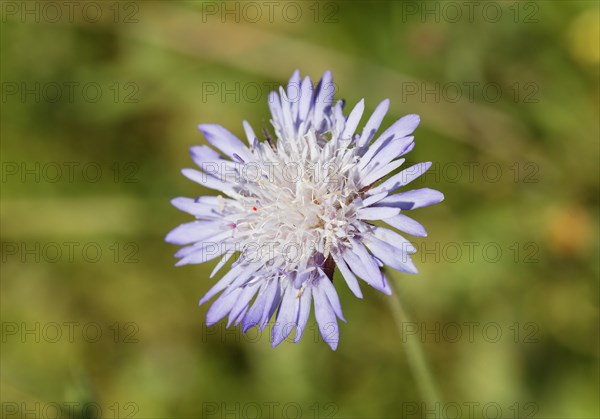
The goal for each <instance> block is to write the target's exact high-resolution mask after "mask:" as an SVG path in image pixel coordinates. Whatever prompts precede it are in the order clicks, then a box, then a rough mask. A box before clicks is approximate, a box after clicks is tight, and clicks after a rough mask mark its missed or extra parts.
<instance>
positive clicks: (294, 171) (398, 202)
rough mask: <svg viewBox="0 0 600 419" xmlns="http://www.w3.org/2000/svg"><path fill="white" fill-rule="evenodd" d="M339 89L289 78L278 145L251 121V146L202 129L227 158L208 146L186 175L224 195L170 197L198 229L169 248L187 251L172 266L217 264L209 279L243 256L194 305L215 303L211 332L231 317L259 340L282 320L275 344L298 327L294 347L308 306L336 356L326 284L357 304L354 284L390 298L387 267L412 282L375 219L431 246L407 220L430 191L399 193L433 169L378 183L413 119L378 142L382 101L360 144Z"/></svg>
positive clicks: (411, 269)
mask: <svg viewBox="0 0 600 419" xmlns="http://www.w3.org/2000/svg"><path fill="white" fill-rule="evenodd" d="M334 90H335V89H334V84H333V81H332V77H331V73H330V72H329V71H327V72H325V74H324V75H323V77H322V79H321V81H320V82H319V84H318V85H317V86H316V88H313V84H312V82H311V80H310V78H308V77H306V78H304V80H301V79H300V74H299V72H298V71H296V72H294V74H293V75H292V77H291V79H290V80H289V83H288V86H287V91H286V90H284V89H283V88H282V87H280V89H279V95H278V94H277V93H276V92H271V93H270V95H269V107H270V110H271V114H272V120H271V123H272V124H273V127H274V130H275V139H276V141H274V140H273V139H271V138H270V134H269V133H268V132H267V131H266V130H265V135H266V136H267V139H266V140H265V141H259V140H258V138H257V136H256V134H255V133H254V131H253V129H252V128H251V127H250V125H249V124H248V122H246V121H244V123H243V127H244V131H245V133H246V136H247V137H248V143H249V146H246V145H245V144H244V143H243V142H242V141H241V140H239V139H238V138H237V137H236V136H234V135H233V134H232V133H231V132H229V131H228V130H226V129H225V128H223V127H222V126H220V125H213V124H202V125H199V127H198V128H199V130H200V132H201V133H202V134H203V135H204V137H205V138H206V139H207V140H208V142H209V143H210V145H212V146H213V147H215V148H217V149H218V150H219V151H221V152H222V154H223V155H221V154H219V153H217V152H216V151H215V150H213V149H212V148H210V147H208V146H194V147H192V148H191V150H190V151H191V155H192V160H193V161H194V163H196V165H198V166H199V167H200V168H201V169H202V170H201V171H198V170H195V169H183V171H182V172H183V174H184V176H186V177H188V178H189V179H191V180H193V181H195V182H198V183H200V184H201V185H203V186H205V187H207V188H210V189H215V190H217V191H220V192H222V194H223V195H225V196H223V195H219V196H201V197H199V198H196V199H192V198H175V199H174V200H173V201H172V204H173V205H174V206H175V207H177V208H178V209H180V210H182V211H185V212H187V213H189V214H191V215H194V216H195V217H196V219H197V220H196V221H193V222H190V223H186V224H183V225H180V226H179V227H177V228H175V229H174V230H173V231H171V232H170V233H169V234H168V235H167V237H166V241H167V242H169V243H173V244H177V245H185V246H186V247H183V248H182V249H180V250H179V251H178V252H177V253H176V254H175V255H176V256H177V257H179V258H181V259H180V260H179V262H178V263H177V265H185V264H195V263H203V262H206V261H208V260H212V259H215V258H217V257H221V260H220V261H219V263H218V264H217V266H216V268H215V269H214V270H213V272H212V274H211V275H210V277H211V278H212V277H213V276H214V275H215V274H216V273H217V271H219V270H220V269H221V268H222V267H223V266H224V265H225V264H226V263H227V261H228V260H229V259H230V258H231V257H232V255H234V254H237V255H239V256H238V258H237V260H235V262H233V264H232V265H231V268H230V270H229V272H227V273H226V274H225V275H224V276H223V277H222V278H221V279H220V280H219V281H218V282H217V283H216V284H215V285H214V286H213V287H212V288H211V289H210V290H209V291H208V293H207V294H206V295H205V296H204V297H203V298H202V299H201V300H200V304H203V303H205V302H206V301H208V300H209V299H211V298H212V297H214V296H215V295H217V294H218V293H221V294H220V296H219V297H218V298H217V299H216V300H215V301H214V303H213V304H212V306H211V307H210V309H209V310H208V313H207V316H206V319H207V324H208V325H213V324H214V323H216V322H218V321H220V320H221V319H222V318H224V317H225V316H227V315H228V323H227V326H228V327H229V326H230V325H231V324H235V325H237V324H240V323H241V324H242V330H243V332H244V333H245V332H246V331H247V330H248V329H250V328H252V327H254V326H258V327H259V328H260V330H263V329H264V328H265V327H266V326H267V324H268V323H269V321H270V319H271V318H272V317H273V315H274V314H275V312H277V314H276V321H275V323H274V325H273V328H272V333H271V341H272V344H273V346H277V345H278V344H279V343H281V342H282V341H283V340H284V339H286V338H287V337H288V336H289V335H290V333H291V332H292V330H293V329H296V335H295V338H294V341H295V342H298V340H299V339H300V338H301V336H302V332H303V331H304V329H305V328H306V324H307V321H308V317H309V314H310V311H311V305H313V304H314V310H315V317H316V320H317V323H318V325H319V330H320V332H321V336H322V337H323V339H324V340H325V341H326V342H327V343H328V344H329V346H331V348H332V349H334V350H335V349H336V348H337V343H338V339H339V329H338V323H337V318H340V319H341V320H343V321H345V320H344V317H343V314H342V308H341V305H340V301H339V298H338V295H337V292H336V290H335V287H334V286H333V283H332V282H333V272H334V270H335V268H336V267H337V268H338V269H339V270H340V272H341V274H342V276H343V278H344V280H345V282H346V284H347V285H348V287H349V288H350V289H351V291H352V292H353V293H354V294H355V295H356V296H357V297H359V298H362V293H361V290H360V287H359V283H358V280H357V278H359V279H361V280H363V281H365V282H366V283H367V284H369V285H370V286H372V287H374V288H376V289H378V290H380V291H382V292H384V293H386V294H391V289H390V286H389V284H388V282H387V280H386V278H385V276H384V275H383V273H382V272H381V268H382V267H383V266H384V265H387V266H389V267H391V268H393V269H396V270H398V271H400V272H406V273H417V269H416V267H415V265H414V264H413V263H412V261H411V259H410V256H409V254H411V253H414V252H415V248H414V246H413V245H412V244H411V243H410V242H409V241H408V240H407V239H406V238H404V237H403V236H401V235H400V234H398V233H397V232H395V231H393V230H392V229H390V228H384V227H378V226H375V225H374V224H372V221H375V220H382V221H383V222H384V223H386V224H387V225H388V226H390V227H392V228H394V229H398V230H400V231H402V232H405V233H408V234H411V235H414V236H426V235H427V233H426V232H425V228H424V227H423V226H422V225H421V224H419V223H418V222H417V221H415V220H413V219H412V218H409V217H408V216H406V215H405V214H404V211H405V210H412V209H416V208H420V207H424V206H427V205H432V204H436V203H438V202H440V201H442V200H443V199H444V196H443V195H442V194H441V193H440V192H438V191H435V190H432V189H427V188H423V189H414V190H409V191H404V192H397V191H398V189H400V188H401V187H403V186H405V185H407V184H408V183H410V182H411V181H412V180H414V179H415V178H417V177H418V176H420V175H421V174H423V173H424V172H425V171H426V170H427V169H429V167H430V166H431V163H419V164H416V165H414V166H412V167H409V168H407V169H404V170H402V171H400V172H399V173H397V174H394V175H392V176H390V177H389V178H387V179H385V180H382V179H383V178H384V177H386V176H387V175H389V174H391V173H392V172H394V171H395V170H396V169H398V168H399V167H400V166H401V165H402V163H403V162H404V159H403V158H401V156H403V155H405V154H406V153H408V152H409V151H411V150H412V148H413V147H414V137H413V136H411V135H410V134H411V133H412V132H413V131H414V130H415V128H416V127H417V125H418V124H419V116H418V115H407V116H405V117H403V118H401V119H399V120H398V121H396V122H395V123H394V124H392V125H391V126H390V127H389V128H388V129H386V130H385V131H384V132H383V133H382V134H380V135H379V136H378V137H377V139H374V138H375V134H376V132H377V130H378V129H379V126H380V124H381V122H382V120H383V118H384V116H385V114H386V112H387V110H388V107H389V100H387V99H386V100H384V101H383V102H381V103H380V104H379V105H378V106H377V108H376V109H375V111H374V112H373V114H372V115H371V117H370V118H369V119H368V121H367V122H366V124H365V125H364V128H363V129H362V132H361V133H360V134H356V133H355V131H356V130H357V127H358V125H359V122H360V120H361V117H362V114H363V111H364V101H363V100H361V101H360V102H359V103H358V104H357V105H356V106H355V107H354V109H353V110H352V112H350V114H349V115H348V117H345V116H344V114H343V111H342V110H343V107H344V101H338V102H337V103H336V104H335V105H333V97H334Z"/></svg>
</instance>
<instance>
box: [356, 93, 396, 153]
mask: <svg viewBox="0 0 600 419" xmlns="http://www.w3.org/2000/svg"><path fill="white" fill-rule="evenodd" d="M389 107H390V100H389V99H384V100H383V101H382V102H381V103H380V104H379V105H377V108H375V111H374V112H373V114H372V115H371V117H370V118H369V120H368V121H367V123H366V124H365V127H364V128H363V131H362V135H361V136H360V139H359V140H358V142H357V143H356V145H357V147H359V148H364V147H366V145H367V144H369V142H370V141H371V140H372V139H373V137H374V136H375V133H376V132H377V130H378V129H379V126H380V125H381V122H382V121H383V118H384V117H385V114H386V113H387V111H388V109H389Z"/></svg>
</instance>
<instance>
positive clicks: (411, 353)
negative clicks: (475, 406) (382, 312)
mask: <svg viewBox="0 0 600 419" xmlns="http://www.w3.org/2000/svg"><path fill="white" fill-rule="evenodd" d="M390 286H391V287H392V290H393V292H392V294H393V295H392V298H386V300H387V301H388V302H389V305H390V308H391V309H392V314H393V316H394V320H395V321H396V326H397V327H398V332H399V333H400V335H401V336H403V337H405V339H403V342H405V346H404V348H405V351H406V356H407V358H408V366H409V368H410V370H411V372H412V374H413V376H414V378H415V381H416V383H417V387H418V389H419V392H420V393H421V397H423V399H424V401H425V402H426V403H427V404H428V405H429V404H431V405H434V404H435V403H440V402H442V399H441V397H440V393H439V391H438V388H437V385H436V383H435V380H434V379H433V376H432V374H431V370H430V368H429V364H428V363H427V359H426V358H425V355H424V353H423V348H422V346H421V342H419V335H418V334H410V335H407V334H406V333H405V330H403V328H402V324H403V322H404V323H410V319H409V318H408V316H407V315H406V313H405V312H404V309H403V308H402V304H401V303H400V293H399V292H398V289H397V288H395V287H394V285H393V281H390Z"/></svg>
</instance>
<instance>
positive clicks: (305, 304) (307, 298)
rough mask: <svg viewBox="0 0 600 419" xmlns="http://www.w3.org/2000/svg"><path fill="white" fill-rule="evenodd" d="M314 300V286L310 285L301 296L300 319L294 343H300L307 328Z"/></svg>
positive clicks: (297, 321)
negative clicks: (311, 304)
mask: <svg viewBox="0 0 600 419" xmlns="http://www.w3.org/2000/svg"><path fill="white" fill-rule="evenodd" d="M311 302H312V287H310V286H308V287H306V288H305V289H304V291H303V292H302V295H301V296H300V306H299V308H298V319H297V320H296V323H297V326H296V336H295V337H294V343H298V341H299V340H300V338H301V337H302V334H303V333H304V330H305V329H306V323H307V322H308V316H309V314H310V303H311Z"/></svg>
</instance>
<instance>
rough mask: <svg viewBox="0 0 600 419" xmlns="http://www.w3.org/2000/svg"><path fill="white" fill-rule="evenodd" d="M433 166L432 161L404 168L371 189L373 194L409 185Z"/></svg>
mask: <svg viewBox="0 0 600 419" xmlns="http://www.w3.org/2000/svg"><path fill="white" fill-rule="evenodd" d="M430 167H431V162H424V163H417V164H415V165H414V166H411V167H409V168H407V169H404V170H403V171H401V172H400V173H398V174H395V175H394V176H392V177H391V178H389V179H388V180H386V181H384V182H383V183H381V184H380V185H377V187H375V188H373V189H371V191H370V192H371V193H372V194H377V193H380V192H383V191H387V192H393V191H395V190H396V189H398V188H401V187H402V186H405V185H408V184H409V183H410V182H412V181H413V180H415V179H416V178H418V177H419V176H421V175H422V174H423V173H425V172H426V171H427V170H429V168H430Z"/></svg>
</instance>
